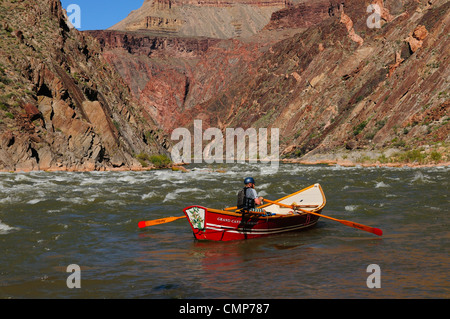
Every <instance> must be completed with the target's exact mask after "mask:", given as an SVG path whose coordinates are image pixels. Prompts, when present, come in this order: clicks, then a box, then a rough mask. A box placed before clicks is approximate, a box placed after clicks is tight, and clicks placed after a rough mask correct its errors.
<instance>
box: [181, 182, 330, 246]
mask: <svg viewBox="0 0 450 319" xmlns="http://www.w3.org/2000/svg"><path fill="white" fill-rule="evenodd" d="M276 202H279V203H281V204H285V205H292V204H295V205H297V206H298V207H300V208H301V209H302V210H303V211H311V212H315V213H320V212H321V211H322V209H323V208H324V206H325V203H326V199H325V195H324V193H323V190H322V187H321V186H320V185H319V184H315V185H311V186H310V187H307V188H305V189H302V190H300V191H298V192H296V193H293V194H291V195H288V196H286V197H283V198H280V199H278V200H276ZM259 208H263V209H264V210H265V211H266V213H256V212H248V213H244V214H242V213H241V212H239V211H237V210H233V211H229V210H220V209H213V208H206V207H203V206H198V205H194V206H189V207H186V208H185V209H184V210H183V211H184V214H185V215H186V217H187V219H188V221H189V224H190V225H191V228H192V231H193V233H194V236H195V238H196V239H198V240H215V241H228V240H240V239H250V238H257V237H263V236H268V235H273V234H279V233H284V232H291V231H298V230H303V229H306V228H310V227H312V226H314V225H315V224H316V223H317V220H318V219H319V218H320V217H319V216H317V215H313V214H308V213H306V212H303V211H294V210H293V209H291V208H286V207H281V206H279V205H276V204H265V205H262V206H260V207H259Z"/></svg>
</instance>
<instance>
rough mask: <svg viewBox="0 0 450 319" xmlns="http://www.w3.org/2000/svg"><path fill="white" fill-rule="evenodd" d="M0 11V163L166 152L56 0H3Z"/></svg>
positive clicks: (43, 166)
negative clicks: (72, 25)
mask: <svg viewBox="0 0 450 319" xmlns="http://www.w3.org/2000/svg"><path fill="white" fill-rule="evenodd" d="M0 16H1V21H2V22H1V24H0V39H1V40H0V116H1V117H0V170H3V171H16V170H17V171H20V170H23V171H28V170H39V169H40V170H104V169H139V168H142V165H141V163H140V162H139V161H138V160H137V159H136V158H135V156H134V155H135V154H140V153H143V154H157V153H158V154H159V153H167V151H166V150H165V148H164V146H166V147H167V145H166V143H165V142H164V136H163V135H162V134H160V133H159V130H158V128H157V126H156V125H155V123H154V122H153V120H152V118H151V117H150V116H149V115H148V114H146V113H145V112H143V111H142V110H141V109H140V108H139V107H138V105H137V104H135V103H134V102H133V99H132V96H131V94H130V91H129V89H128V87H127V86H126V84H125V83H124V82H123V80H122V78H121V77H120V76H119V75H118V73H117V72H116V71H115V70H114V68H112V67H111V66H110V65H108V63H107V62H106V61H105V59H104V58H103V57H102V56H101V54H100V53H101V50H100V46H99V44H98V42H97V41H95V40H94V39H92V38H91V37H87V36H85V35H83V34H82V33H80V32H78V31H77V30H75V29H71V28H70V27H69V26H68V25H67V23H66V21H67V17H66V15H65V12H64V10H62V8H61V3H60V1H59V0H28V1H2V2H1V3H0ZM141 162H142V161H141ZM144 166H145V165H144Z"/></svg>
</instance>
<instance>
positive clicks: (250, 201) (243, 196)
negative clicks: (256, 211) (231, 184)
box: [237, 187, 255, 210]
mask: <svg viewBox="0 0 450 319" xmlns="http://www.w3.org/2000/svg"><path fill="white" fill-rule="evenodd" d="M249 188H250V187H244V188H243V189H241V190H240V191H239V192H238V194H237V195H238V196H237V208H238V209H243V210H249V209H252V208H255V199H254V198H249V197H247V189H249Z"/></svg>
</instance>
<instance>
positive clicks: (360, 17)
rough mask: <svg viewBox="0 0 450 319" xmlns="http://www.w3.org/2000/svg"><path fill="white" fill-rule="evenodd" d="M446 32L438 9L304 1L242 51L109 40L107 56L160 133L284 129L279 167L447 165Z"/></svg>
mask: <svg viewBox="0 0 450 319" xmlns="http://www.w3.org/2000/svg"><path fill="white" fill-rule="evenodd" d="M370 4H377V5H379V8H380V15H381V17H380V18H381V19H380V21H379V23H380V25H379V27H378V28H370V27H369V25H368V19H369V16H370V15H371V12H367V8H368V6H369V5H370ZM449 20H450V2H448V1H445V0H434V1H415V0H404V1H396V0H385V1H382V0H376V1H363V0H341V1H329V0H327V1H323V0H318V1H306V2H304V1H302V2H301V3H299V4H297V5H295V6H292V7H288V8H284V9H282V10H280V11H277V12H274V13H273V15H272V18H271V21H270V22H269V23H268V24H267V25H266V27H265V28H264V29H263V30H262V31H260V32H259V33H258V34H256V35H254V36H251V37H247V38H246V39H241V40H237V39H234V40H221V41H211V42H208V43H207V45H205V46H202V45H201V44H200V42H198V44H197V46H198V47H202V48H203V49H200V50H195V49H187V50H186V49H185V48H186V47H185V46H184V45H183V44H182V43H183V42H178V44H174V41H175V40H174V39H171V40H169V38H167V37H166V38H164V37H162V38H164V39H165V40H159V43H160V44H161V43H166V44H167V45H160V44H159V45H152V46H150V47H151V49H150V48H148V47H147V48H146V49H145V47H146V44H145V41H141V40H139V41H131V42H128V43H126V44H124V43H121V44H120V45H117V43H118V42H117V41H116V42H111V41H106V40H105V41H104V42H103V43H104V45H105V49H104V56H105V58H106V60H108V61H109V62H110V63H111V64H113V65H114V66H115V67H116V69H117V70H118V71H119V73H120V74H121V75H122V77H123V78H124V80H125V81H126V82H127V83H128V84H129V85H130V87H131V88H132V93H133V94H134V95H135V96H136V97H137V98H138V99H139V100H140V101H141V103H142V105H143V106H144V107H145V108H146V109H147V110H148V112H149V113H151V114H152V115H153V116H154V117H155V118H156V119H157V121H158V122H159V123H161V125H162V127H163V128H164V129H165V130H166V132H167V133H170V131H171V130H172V129H174V128H176V127H180V126H186V127H189V126H190V125H191V124H192V121H193V120H194V119H196V118H199V119H203V120H204V123H205V125H206V127H207V126H214V127H219V128H222V129H224V128H226V127H244V128H247V127H256V128H258V127H275V128H279V129H280V136H282V140H281V141H280V142H281V149H282V150H283V156H284V157H286V158H298V157H302V158H303V159H304V160H314V159H318V160H324V159H327V160H329V159H333V158H335V159H336V158H340V159H345V158H346V157H350V155H349V154H348V153H347V152H349V151H352V152H353V153H355V151H358V154H359V155H358V156H359V157H360V159H359V160H364V157H371V158H372V160H378V161H380V162H385V161H390V160H394V159H396V160H403V161H416V162H417V161H418V162H423V161H425V158H426V159H427V161H431V162H442V161H448V160H449V147H448V145H449V142H450V140H449V132H450V125H449V123H448V120H449V115H450V114H449V99H450V95H449V94H450V93H449V72H450V68H449V65H448V64H449V52H450V48H449V41H450V39H449V37H448V34H449V33H450V32H449V31H450V30H449V28H450V25H449V22H450V21H449ZM374 21H375V20H371V21H369V22H372V24H373V22H374ZM97 36H98V38H102V36H100V35H97ZM103 37H104V38H107V37H108V35H105V36H103ZM114 37H115V36H112V38H114ZM120 37H122V38H123V37H124V35H123V34H121V35H119V38H120ZM138 38H139V36H138ZM119 42H120V41H119ZM204 43H206V42H204ZM243 71H244V72H243ZM133 74H139V78H136V77H133V76H132V75H133ZM168 114H170V117H169V116H168ZM169 118H170V119H169ZM361 151H367V152H365V153H364V152H361ZM395 153H396V155H395V156H396V158H395V156H394V154H395ZM389 157H392V159H391V158H389Z"/></svg>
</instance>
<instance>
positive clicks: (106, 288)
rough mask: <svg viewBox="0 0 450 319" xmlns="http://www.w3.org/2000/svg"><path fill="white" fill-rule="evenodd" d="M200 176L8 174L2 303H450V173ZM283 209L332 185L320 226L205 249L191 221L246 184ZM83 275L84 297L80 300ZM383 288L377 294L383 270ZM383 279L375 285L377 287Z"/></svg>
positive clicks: (0, 244)
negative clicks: (193, 208)
mask: <svg viewBox="0 0 450 319" xmlns="http://www.w3.org/2000/svg"><path fill="white" fill-rule="evenodd" d="M187 168H188V169H190V171H189V172H187V173H183V172H175V171H171V170H155V171H147V172H87V173H71V172H31V173H0V220H1V222H0V250H1V253H0V298H52V299H53V298H164V299H168V298H195V299H197V298H199V299H202V298H211V299H216V298H264V299H267V298H268V299H275V298H449V297H450V281H449V273H450V272H449V239H450V233H449V221H450V217H449V201H450V199H449V194H450V192H449V180H450V168H449V167H434V168H377V167H374V168H361V167H339V166H320V165H318V166H305V165H296V164H282V165H280V167H279V169H278V171H273V170H272V171H270V170H265V169H264V168H262V167H261V166H258V165H256V164H229V165H222V166H207V165H197V166H188V167H187ZM249 175H251V176H253V177H255V179H256V181H257V191H258V192H259V194H260V195H262V196H265V197H267V198H268V199H276V198H279V197H282V196H284V195H286V194H290V193H292V192H295V191H297V190H299V189H302V188H304V187H307V186H309V185H312V184H314V183H320V184H321V186H322V187H323V189H324V192H325V195H326V197H327V205H326V206H325V208H324V210H323V212H322V213H323V214H325V215H329V216H332V217H335V218H339V219H345V220H351V221H354V222H357V223H361V224H365V225H368V226H374V227H379V228H381V229H382V230H383V232H384V235H383V236H382V237H378V236H375V235H373V234H370V233H367V232H364V231H361V230H357V229H354V228H350V227H348V226H345V225H342V224H340V223H338V222H335V221H331V220H328V219H323V218H321V219H320V220H319V223H318V224H317V226H316V227H315V228H313V229H310V230H306V231H302V232H294V233H286V234H280V235H275V236H271V237H266V238H259V239H251V240H247V241H235V242H198V241H196V240H195V239H194V237H193V235H192V232H191V229H190V227H189V225H188V222H187V220H186V219H181V220H177V221H175V222H172V223H168V224H164V225H158V226H153V227H148V228H145V229H139V228H138V227H137V224H138V222H139V221H141V220H152V219H157V218H162V217H168V216H182V215H183V213H182V208H184V207H186V206H188V205H192V204H200V205H203V206H207V207H213V208H224V207H227V206H234V205H235V201H236V192H237V190H238V189H240V188H241V187H242V179H243V178H244V177H246V176H249ZM71 264H76V265H78V266H79V267H80V270H81V272H80V277H79V279H80V281H79V282H80V284H81V288H73V289H69V288H68V286H67V279H68V277H69V276H70V275H71V274H72V273H71V272H67V267H68V266H69V265H71ZM372 264H375V265H378V266H379V270H380V272H378V273H374V274H377V275H379V276H378V277H377V279H379V280H378V281H377V282H378V283H379V284H380V288H369V287H368V285H367V281H368V277H369V276H371V275H372V272H368V269H367V268H368V266H369V265H372ZM373 282H374V281H373Z"/></svg>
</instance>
